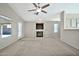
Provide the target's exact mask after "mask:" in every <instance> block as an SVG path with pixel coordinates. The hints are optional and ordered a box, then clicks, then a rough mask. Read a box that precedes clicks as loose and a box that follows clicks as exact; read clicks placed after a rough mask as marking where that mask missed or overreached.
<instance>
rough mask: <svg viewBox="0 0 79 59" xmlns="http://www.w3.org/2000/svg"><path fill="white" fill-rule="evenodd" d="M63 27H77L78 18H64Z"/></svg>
mask: <svg viewBox="0 0 79 59" xmlns="http://www.w3.org/2000/svg"><path fill="white" fill-rule="evenodd" d="M64 29H79V20H78V19H76V18H75V19H66V20H64Z"/></svg>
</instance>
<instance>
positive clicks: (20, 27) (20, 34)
mask: <svg viewBox="0 0 79 59" xmlns="http://www.w3.org/2000/svg"><path fill="white" fill-rule="evenodd" d="M21 37H22V23H18V39H19V38H21Z"/></svg>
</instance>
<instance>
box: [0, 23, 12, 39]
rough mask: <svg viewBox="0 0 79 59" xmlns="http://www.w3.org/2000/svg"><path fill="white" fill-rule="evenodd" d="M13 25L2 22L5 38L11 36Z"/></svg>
mask: <svg viewBox="0 0 79 59" xmlns="http://www.w3.org/2000/svg"><path fill="white" fill-rule="evenodd" d="M11 30H12V27H11V24H2V25H1V37H2V38H5V37H9V36H11V32H12V31H11Z"/></svg>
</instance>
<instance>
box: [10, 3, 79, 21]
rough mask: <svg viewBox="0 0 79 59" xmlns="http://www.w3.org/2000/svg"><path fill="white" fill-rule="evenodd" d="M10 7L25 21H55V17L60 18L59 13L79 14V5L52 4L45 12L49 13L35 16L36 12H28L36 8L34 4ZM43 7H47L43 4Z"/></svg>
mask: <svg viewBox="0 0 79 59" xmlns="http://www.w3.org/2000/svg"><path fill="white" fill-rule="evenodd" d="M9 5H10V7H11V8H12V9H13V10H14V11H15V12H16V13H17V14H18V15H19V16H21V17H22V18H23V19H24V20H25V21H34V20H38V19H42V20H49V21H50V20H53V17H54V16H55V15H56V16H55V17H58V16H59V13H60V12H61V11H63V10H64V11H66V12H68V13H73V12H75V13H78V12H79V11H78V10H79V4H77V3H75V4H74V3H71V4H67V3H65V4H64V3H51V4H50V6H49V7H47V8H45V10H46V11H47V12H48V13H47V14H45V13H42V12H41V13H40V14H39V15H35V14H34V12H28V11H27V10H30V9H33V8H35V7H34V6H33V4H32V3H13V4H12V3H10V4H9ZM40 5H41V6H43V5H45V3H41V4H40Z"/></svg>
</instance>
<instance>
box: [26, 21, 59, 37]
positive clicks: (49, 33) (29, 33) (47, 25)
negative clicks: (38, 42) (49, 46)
mask: <svg viewBox="0 0 79 59" xmlns="http://www.w3.org/2000/svg"><path fill="white" fill-rule="evenodd" d="M42 23H44V30H43V31H44V37H53V38H57V37H60V27H59V32H58V33H54V30H53V29H54V27H53V25H54V24H55V23H56V24H59V26H60V22H57V21H43V22H42ZM25 28H26V29H25V36H26V37H36V22H26V23H25Z"/></svg>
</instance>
